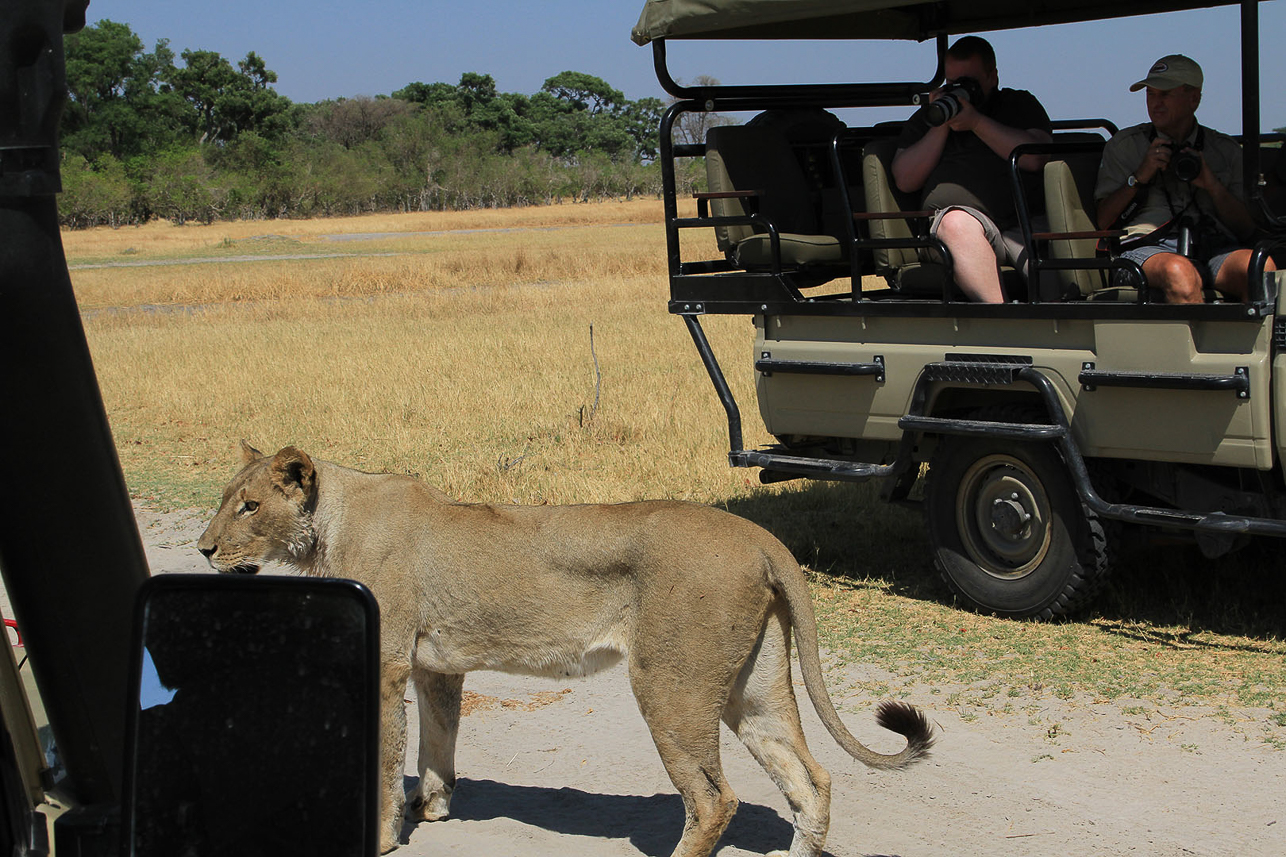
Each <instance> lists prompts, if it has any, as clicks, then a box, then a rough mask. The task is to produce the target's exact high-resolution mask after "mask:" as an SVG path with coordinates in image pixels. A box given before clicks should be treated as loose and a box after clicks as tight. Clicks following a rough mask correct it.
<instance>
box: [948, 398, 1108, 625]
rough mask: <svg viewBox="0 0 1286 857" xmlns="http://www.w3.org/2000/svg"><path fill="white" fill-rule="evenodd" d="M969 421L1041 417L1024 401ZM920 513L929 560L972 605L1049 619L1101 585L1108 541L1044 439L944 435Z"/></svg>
mask: <svg viewBox="0 0 1286 857" xmlns="http://www.w3.org/2000/svg"><path fill="white" fill-rule="evenodd" d="M970 418H971V419H978V420H991V421H995V422H1033V423H1038V422H1046V421H1047V419H1046V418H1045V417H1044V416H1043V415H1042V414H1041V413H1040V412H1039V411H1033V410H1032V409H1031V408H1028V407H1026V406H1012V405H1002V406H993V407H988V408H983V409H981V410H979V411H978V412H976V413H974V414H971V415H970ZM924 509H925V518H926V524H927V526H928V530H929V539H930V541H931V543H932V546H933V552H934V563H935V564H936V565H937V568H938V571H939V572H941V574H942V577H943V579H944V580H945V581H946V582H947V585H948V586H949V587H951V591H952V592H954V593H955V594H956V595H957V596H958V597H959V598H960V600H961V601H963V602H964V603H965V604H966V605H968V606H969V607H971V608H973V609H975V610H980V611H982V612H986V613H994V614H996V615H999V616H1008V617H1012V618H1028V617H1036V618H1040V619H1052V618H1054V617H1056V616H1063V615H1066V614H1067V613H1070V612H1072V611H1073V610H1076V609H1077V608H1079V607H1080V606H1082V605H1083V604H1084V603H1085V602H1086V601H1088V600H1089V598H1091V597H1092V596H1093V595H1095V594H1096V593H1097V592H1098V590H1099V589H1100V588H1101V587H1102V584H1103V582H1104V580H1105V579H1106V577H1107V573H1108V570H1109V569H1110V566H1111V563H1110V556H1109V553H1108V548H1109V545H1108V539H1107V537H1106V533H1105V531H1104V528H1103V526H1102V522H1101V521H1099V519H1098V517H1097V516H1096V515H1094V514H1093V513H1092V512H1090V511H1089V510H1088V509H1087V508H1085V507H1084V506H1083V505H1082V504H1081V501H1080V498H1079V497H1078V496H1077V494H1076V490H1075V488H1074V487H1073V485H1072V481H1071V477H1070V475H1069V474H1068V472H1067V468H1066V466H1065V465H1064V464H1063V460H1062V458H1061V457H1060V456H1059V454H1058V453H1057V452H1056V451H1055V449H1054V447H1053V446H1052V445H1051V444H1049V443H1025V442H1015V441H1010V440H1001V439H994V438H978V437H959V436H947V437H943V438H942V440H941V442H940V443H939V444H938V448H937V450H936V451H935V453H934V455H933V459H932V460H931V462H930V464H929V474H928V480H927V483H926V486H925V505H924Z"/></svg>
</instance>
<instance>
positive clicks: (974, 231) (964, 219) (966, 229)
mask: <svg viewBox="0 0 1286 857" xmlns="http://www.w3.org/2000/svg"><path fill="white" fill-rule="evenodd" d="M937 236H938V237H939V238H941V239H942V243H944V244H946V245H948V246H950V245H952V244H955V243H958V242H961V241H986V240H987V236H986V233H985V232H984V231H983V228H982V224H981V223H979V222H978V218H976V217H974V216H973V215H972V214H970V213H969V212H967V211H961V210H959V209H953V210H951V211H948V212H947V213H946V214H944V215H942V219H941V220H939V221H938V230H937Z"/></svg>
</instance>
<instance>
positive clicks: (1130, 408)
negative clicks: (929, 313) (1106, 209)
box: [755, 275, 1286, 470]
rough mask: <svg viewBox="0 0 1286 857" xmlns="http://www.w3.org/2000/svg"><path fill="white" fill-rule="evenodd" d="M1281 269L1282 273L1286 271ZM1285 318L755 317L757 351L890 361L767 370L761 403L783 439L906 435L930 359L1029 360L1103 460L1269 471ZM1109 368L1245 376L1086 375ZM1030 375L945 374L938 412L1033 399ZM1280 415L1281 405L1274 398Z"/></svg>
mask: <svg viewBox="0 0 1286 857" xmlns="http://www.w3.org/2000/svg"><path fill="white" fill-rule="evenodd" d="M1279 276H1280V275H1279ZM1275 318H1276V316H1272V315H1269V316H1264V317H1263V318H1255V319H1250V320H1235V321H1191V322H1188V321H1183V320H1157V321H1153V320H1149V319H1143V318H1134V319H1031V318H1016V319H1000V318H992V319H960V318H932V319H927V318H906V317H894V318H890V317H875V318H867V317H864V316H857V317H831V318H827V317H812V316H802V317H801V316H772V317H768V318H766V319H765V318H764V317H763V316H758V317H756V323H755V333H756V336H755V353H756V355H757V356H760V357H762V356H763V355H771V356H772V358H775V359H781V360H793V361H825V362H834V363H867V362H871V361H874V360H875V359H876V358H877V357H879V358H882V360H883V362H884V365H885V367H886V369H885V376H884V379H883V381H876V380H875V376H865V377H857V378H845V377H836V376H806V375H799V374H781V373H772V372H768V373H764V372H759V373H757V392H758V398H759V410H760V414H761V416H762V417H763V421H764V425H765V426H766V427H767V428H768V431H769V432H771V433H772V434H773V435H776V436H778V437H785V436H792V435H797V436H808V435H814V436H815V435H822V436H827V437H849V438H862V439H865V440H870V441H886V442H890V443H893V442H897V441H900V440H901V438H902V434H903V430H902V429H901V428H899V427H898V421H899V420H900V419H901V418H902V417H903V416H904V415H906V414H907V413H908V412H909V411H910V410H911V406H912V397H913V395H914V391H915V386H916V382H917V380H918V379H919V376H920V374H921V372H922V371H923V368H924V367H925V366H926V365H928V364H931V363H936V362H939V361H943V360H949V359H951V357H952V356H954V355H961V356H965V357H969V356H977V355H978V354H980V353H984V352H985V353H986V354H987V355H991V356H995V357H1000V358H1007V359H1012V360H1019V361H1025V362H1028V363H1030V364H1031V365H1032V366H1033V367H1034V368H1036V369H1037V370H1038V371H1040V372H1041V373H1042V374H1044V375H1045V377H1047V378H1049V380H1050V381H1051V382H1052V384H1053V386H1054V389H1055V390H1056V391H1057V394H1058V399H1059V402H1060V403H1061V405H1062V407H1063V410H1064V411H1065V412H1066V414H1067V416H1068V419H1069V422H1070V426H1071V431H1072V436H1073V438H1074V440H1075V441H1076V443H1077V445H1078V446H1079V448H1080V450H1081V453H1082V454H1083V455H1084V456H1086V457H1092V458H1099V457H1102V458H1115V459H1128V460H1139V461H1165V462H1181V463H1186V464H1209V465H1218V466H1222V467H1236V468H1249V469H1254V470H1270V469H1273V468H1274V467H1278V466H1279V465H1280V461H1281V454H1282V451H1283V447H1282V444H1283V442H1284V441H1286V438H1283V437H1282V436H1281V432H1280V431H1279V430H1275V426H1279V425H1282V422H1281V420H1282V418H1283V417H1286V414H1282V413H1280V409H1281V407H1282V402H1283V401H1286V399H1283V395H1284V394H1286V389H1283V384H1286V375H1284V374H1281V373H1280V372H1278V373H1274V371H1273V370H1274V367H1275V366H1276V367H1278V368H1279V369H1283V370H1286V362H1284V361H1286V355H1282V354H1278V355H1274V354H1273V350H1272V335H1273V327H1274V323H1275ZM1087 366H1092V367H1093V369H1094V370H1097V371H1099V372H1115V373H1131V374H1152V375H1156V374H1161V373H1170V374H1174V375H1181V374H1184V375H1196V376H1209V377H1226V378H1231V379H1236V378H1245V379H1246V389H1245V390H1241V389H1240V388H1239V387H1237V386H1236V385H1235V384H1232V383H1230V384H1229V385H1228V389H1224V390H1202V389H1175V388H1173V387H1171V388H1165V387H1157V388H1142V387H1135V386H1121V387H1109V386H1098V385H1095V384H1086V383H1082V381H1081V380H1080V378H1081V376H1082V374H1083V373H1084V372H1085V371H1086V368H1087ZM1036 397H1037V392H1036V390H1035V389H1034V388H1032V387H1031V386H1030V385H1027V384H1022V383H1019V384H1016V385H996V384H986V383H981V384H975V383H967V382H963V381H946V380H944V381H939V382H935V383H933V384H932V385H931V386H930V388H929V400H928V403H927V412H928V413H929V414H935V413H947V412H953V411H955V410H958V409H959V408H961V407H962V406H967V405H969V404H970V403H976V404H982V403H986V402H989V401H993V400H995V401H1002V400H1011V399H1013V400H1033V399H1035V398H1036ZM1275 407H1276V409H1277V410H1278V411H1279V412H1278V413H1276V414H1274V408H1275Z"/></svg>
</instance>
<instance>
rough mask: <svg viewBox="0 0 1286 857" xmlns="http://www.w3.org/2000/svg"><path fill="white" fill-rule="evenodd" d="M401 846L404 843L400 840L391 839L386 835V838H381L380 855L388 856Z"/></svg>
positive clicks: (394, 837)
mask: <svg viewBox="0 0 1286 857" xmlns="http://www.w3.org/2000/svg"><path fill="white" fill-rule="evenodd" d="M401 844H402V843H401V842H399V841H398V838H397V837H396V836H393V837H389V836H388V835H387V834H386V835H384V836H381V837H380V853H381V854H387V853H389V852H390V851H392V850H393V849H395V848H397V847H398V846H399V845H401Z"/></svg>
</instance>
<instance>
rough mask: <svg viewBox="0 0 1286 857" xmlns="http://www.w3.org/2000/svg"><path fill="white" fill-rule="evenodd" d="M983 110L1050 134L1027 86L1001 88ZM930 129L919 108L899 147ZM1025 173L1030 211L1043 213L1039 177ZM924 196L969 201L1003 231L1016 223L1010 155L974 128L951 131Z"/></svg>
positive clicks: (934, 202)
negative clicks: (1005, 155)
mask: <svg viewBox="0 0 1286 857" xmlns="http://www.w3.org/2000/svg"><path fill="white" fill-rule="evenodd" d="M979 110H980V111H981V112H982V114H983V115H984V116H988V117H990V118H991V119H994V120H995V121H997V122H999V123H1000V124H1002V125H1008V126H1009V127H1011V128H1017V129H1019V130H1021V131H1026V130H1027V129H1029V128H1035V129H1037V130H1041V131H1044V132H1045V133H1047V134H1048V133H1050V131H1051V127H1050V122H1049V114H1047V113H1046V112H1045V108H1044V107H1042V106H1041V103H1040V102H1039V101H1037V100H1036V96H1034V95H1032V94H1031V93H1030V92H1028V91H1027V90H1025V89H997V90H995V91H993V92H992V93H991V96H990V97H989V98H988V99H987V100H986V101H985V102H983V104H982V106H981V107H980V108H979ZM928 132H929V123H928V122H926V121H925V120H924V111H922V110H921V111H917V112H916V114H915V115H914V116H912V117H911V118H910V119H908V120H907V123H906V127H905V128H903V129H902V136H901V137H899V138H898V148H899V149H905V148H907V147H909V146H912V145H914V144H915V143H916V142H918V141H919V140H920V138H921V137H923V136H924V135H925V134H927V133H928ZM1022 177H1023V187H1024V190H1025V192H1026V198H1027V205H1028V208H1029V210H1030V211H1033V212H1039V211H1043V210H1044V196H1045V195H1044V185H1043V182H1042V181H1041V180H1040V175H1039V174H1037V173H1030V172H1023V174H1022ZM920 194H921V196H920V200H921V205H922V206H923V207H925V208H932V209H939V208H946V207H947V206H948V205H967V206H969V207H971V208H976V209H979V210H980V211H982V212H984V213H985V214H987V215H988V216H990V217H991V219H992V220H994V221H995V222H996V225H997V226H999V227H1000V228H1001V229H1006V228H1008V227H1010V226H1013V225H1014V224H1016V223H1017V222H1018V216H1017V214H1015V211H1014V192H1013V181H1012V179H1010V177H1009V161H1008V159H1006V158H1002V157H1000V156H999V155H997V154H996V153H995V152H993V151H992V150H991V147H990V146H988V145H987V144H986V143H984V142H983V141H982V140H980V139H979V138H978V136H977V135H976V134H974V133H973V132H972V131H952V132H950V133H949V134H948V135H947V143H946V146H945V148H943V150H942V158H941V159H940V160H939V161H938V163H937V165H936V166H935V167H934V168H933V171H932V172H930V173H929V177H928V179H926V180H925V182H924V187H923V188H921V190H920Z"/></svg>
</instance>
